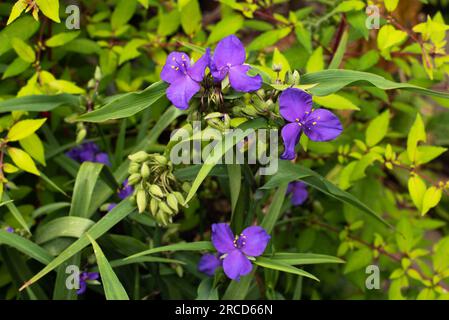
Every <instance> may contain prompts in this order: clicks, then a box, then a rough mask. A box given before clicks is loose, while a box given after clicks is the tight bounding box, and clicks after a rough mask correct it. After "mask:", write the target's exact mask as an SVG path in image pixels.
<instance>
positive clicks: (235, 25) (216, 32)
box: [207, 14, 244, 44]
mask: <svg viewBox="0 0 449 320" xmlns="http://www.w3.org/2000/svg"><path fill="white" fill-rule="evenodd" d="M243 21H244V19H243V17H242V16H240V15H236V14H233V15H228V16H225V17H224V18H223V19H222V20H221V21H220V22H218V23H217V24H215V25H214V26H213V27H212V29H211V31H210V35H209V38H208V39H207V43H208V44H212V43H216V42H218V41H220V40H221V39H223V38H225V37H227V36H229V35H231V34H235V33H237V32H238V31H239V30H240V29H241V28H242V27H243Z"/></svg>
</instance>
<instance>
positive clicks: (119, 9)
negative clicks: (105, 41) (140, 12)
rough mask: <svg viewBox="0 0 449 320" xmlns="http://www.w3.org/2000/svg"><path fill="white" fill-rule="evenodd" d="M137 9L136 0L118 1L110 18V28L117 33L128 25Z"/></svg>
mask: <svg viewBox="0 0 449 320" xmlns="http://www.w3.org/2000/svg"><path fill="white" fill-rule="evenodd" d="M136 9H137V0H119V2H118V4H117V6H116V7H115V9H114V12H113V13H112V16H111V27H112V29H113V30H115V31H117V30H118V29H119V28H120V27H122V26H124V25H125V24H127V23H128V21H129V20H130V19H131V18H132V16H133V15H134V12H135V11H136Z"/></svg>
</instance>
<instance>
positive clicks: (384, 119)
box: [365, 110, 390, 147]
mask: <svg viewBox="0 0 449 320" xmlns="http://www.w3.org/2000/svg"><path fill="white" fill-rule="evenodd" d="M389 125H390V111H389V110H386V111H384V112H383V113H381V114H380V115H379V116H377V117H376V118H374V119H373V120H372V121H371V122H370V124H369V125H368V128H367V129H366V134H365V136H366V137H365V141H366V144H367V145H368V147H374V146H375V145H377V144H378V143H379V142H381V141H382V139H383V138H384V137H385V136H386V134H387V132H388V126H389Z"/></svg>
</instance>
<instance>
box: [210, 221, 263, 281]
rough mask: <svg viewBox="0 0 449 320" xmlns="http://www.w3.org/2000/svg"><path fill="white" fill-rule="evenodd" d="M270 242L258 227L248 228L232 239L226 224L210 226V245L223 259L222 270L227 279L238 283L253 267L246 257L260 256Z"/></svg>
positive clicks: (232, 235)
mask: <svg viewBox="0 0 449 320" xmlns="http://www.w3.org/2000/svg"><path fill="white" fill-rule="evenodd" d="M269 241H270V236H269V235H268V233H267V232H266V231H265V230H264V229H263V228H262V227H258V226H252V227H248V228H246V229H245V230H243V232H242V233H241V234H240V235H238V236H235V237H234V234H233V233H232V231H231V228H230V227H229V225H228V224H227V223H216V224H213V225H212V244H213V245H214V247H215V249H217V251H218V252H220V254H222V256H221V259H223V270H224V272H225V274H226V275H227V276H228V278H230V279H232V280H236V281H239V280H240V276H245V275H247V274H249V273H250V272H251V270H252V269H253V266H252V264H251V261H250V260H249V259H248V257H257V256H260V255H261V254H262V253H263V252H264V251H265V248H266V246H267V244H268V242H269Z"/></svg>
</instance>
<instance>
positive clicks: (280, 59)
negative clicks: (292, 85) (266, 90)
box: [272, 48, 291, 80]
mask: <svg viewBox="0 0 449 320" xmlns="http://www.w3.org/2000/svg"><path fill="white" fill-rule="evenodd" d="M272 66H273V67H274V66H277V67H280V68H281V71H280V72H279V79H281V80H282V79H284V77H285V74H286V73H287V72H288V71H290V70H291V68H290V64H289V63H288V60H287V59H286V58H285V57H284V55H283V54H282V53H281V52H280V51H279V49H278V48H274V52H273V63H272Z"/></svg>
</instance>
